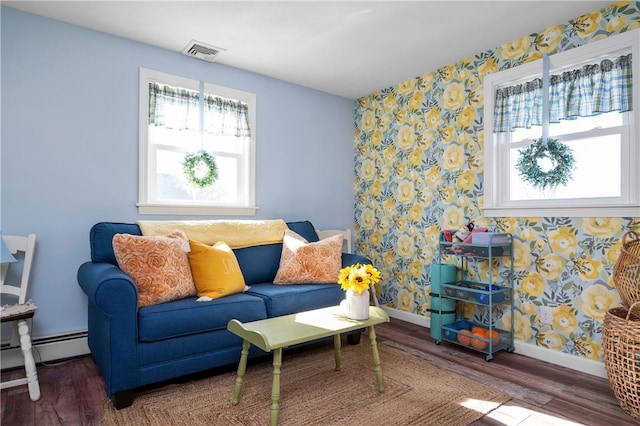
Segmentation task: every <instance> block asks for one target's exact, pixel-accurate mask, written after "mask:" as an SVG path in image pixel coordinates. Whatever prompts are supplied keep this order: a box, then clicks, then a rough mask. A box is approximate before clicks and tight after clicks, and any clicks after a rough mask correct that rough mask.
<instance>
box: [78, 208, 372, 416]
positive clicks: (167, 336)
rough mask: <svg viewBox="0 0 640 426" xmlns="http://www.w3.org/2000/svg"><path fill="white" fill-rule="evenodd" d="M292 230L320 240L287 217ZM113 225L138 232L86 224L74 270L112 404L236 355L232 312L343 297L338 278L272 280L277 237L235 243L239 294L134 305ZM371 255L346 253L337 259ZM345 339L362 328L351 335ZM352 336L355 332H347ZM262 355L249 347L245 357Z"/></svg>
mask: <svg viewBox="0 0 640 426" xmlns="http://www.w3.org/2000/svg"><path fill="white" fill-rule="evenodd" d="M287 226H288V227H289V229H291V230H292V231H294V232H296V233H298V234H299V235H301V236H303V237H304V238H306V239H307V241H309V242H314V241H318V235H317V233H316V231H315V229H314V227H313V225H312V224H311V223H310V222H308V221H304V222H289V223H287ZM116 233H124V234H132V235H142V234H141V231H140V228H139V227H138V225H137V224H131V223H114V222H101V223H97V224H95V225H94V226H93V227H92V228H91V231H90V246H91V261H90V262H86V263H84V264H82V265H81V266H80V268H79V270H78V283H79V285H80V287H81V288H82V290H83V291H84V292H85V293H86V294H87V297H88V334H89V336H88V343H89V348H90V349H91V353H92V356H93V358H94V360H95V362H96V364H97V366H98V369H99V371H100V374H101V375H102V377H103V378H104V381H105V384H106V390H107V393H108V396H109V397H110V398H112V400H113V403H114V406H115V407H116V408H118V409H120V408H124V407H127V406H129V405H131V403H132V402H133V395H134V390H135V389H136V388H138V387H141V386H144V385H148V384H152V383H157V382H161V381H164V380H168V379H172V378H175V377H179V376H184V375H188V374H192V373H196V372H200V371H204V370H208V369H211V368H214V367H219V366H224V365H229V364H234V363H237V362H238V360H239V359H240V351H241V348H242V341H241V339H240V338H239V337H237V336H235V335H234V334H232V333H230V332H228V331H227V323H228V322H229V320H231V319H232V318H236V319H238V320H240V321H243V322H246V321H254V320H259V319H264V318H268V317H275V316H280V315H288V314H292V313H296V312H302V311H306V310H310V309H317V308H322V307H326V306H332V305H337V304H339V303H340V301H341V300H342V299H344V297H345V293H344V291H343V290H341V288H340V286H339V285H337V284H336V285H332V284H314V283H309V284H296V285H274V284H273V279H274V277H275V275H276V272H277V271H278V267H279V265H280V254H281V251H282V244H281V243H280V244H268V245H261V246H253V247H246V248H241V249H236V250H234V253H235V255H236V257H237V259H238V263H239V265H240V269H241V270H242V273H243V276H244V279H245V282H246V284H247V285H248V286H250V289H249V290H247V291H245V292H244V293H240V294H233V295H230V296H226V297H222V298H220V299H215V300H213V301H210V302H196V299H197V297H188V298H185V299H180V300H175V301H171V302H166V303H160V304H157V305H152V306H146V307H142V308H138V301H137V289H136V286H135V284H134V282H133V281H132V280H131V278H130V277H129V276H128V275H127V274H125V273H124V272H123V271H122V270H120V269H119V268H118V263H117V261H116V258H115V255H114V252H113V246H112V238H113V236H114V235H115V234H116ZM355 263H371V262H370V261H369V260H368V259H366V258H364V257H362V256H359V255H355V254H349V253H343V254H342V265H343V267H344V266H347V265H352V264H355ZM350 337H352V339H350V342H352V343H354V342H357V341H358V340H359V337H360V334H357V335H355V336H353V335H352V336H350ZM353 337H355V338H353ZM260 355H264V352H262V351H261V350H260V349H258V348H254V347H252V348H251V352H250V357H256V356H260Z"/></svg>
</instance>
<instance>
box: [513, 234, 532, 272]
mask: <svg viewBox="0 0 640 426" xmlns="http://www.w3.org/2000/svg"><path fill="white" fill-rule="evenodd" d="M530 267H531V249H530V248H529V245H528V244H524V243H523V242H522V241H518V240H513V269H515V270H516V271H526V270H528V269H529V268H530Z"/></svg>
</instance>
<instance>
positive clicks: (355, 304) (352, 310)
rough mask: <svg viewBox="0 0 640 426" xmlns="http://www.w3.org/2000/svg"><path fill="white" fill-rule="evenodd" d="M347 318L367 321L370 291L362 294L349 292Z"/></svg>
mask: <svg viewBox="0 0 640 426" xmlns="http://www.w3.org/2000/svg"><path fill="white" fill-rule="evenodd" d="M345 300H346V302H347V303H346V308H347V318H350V319H354V320H366V319H368V318H369V290H364V291H363V292H362V293H358V292H355V291H353V290H347V297H346V299H345Z"/></svg>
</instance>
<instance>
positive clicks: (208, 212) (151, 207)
mask: <svg viewBox="0 0 640 426" xmlns="http://www.w3.org/2000/svg"><path fill="white" fill-rule="evenodd" d="M137 206H138V213H139V214H166V215H193V216H255V214H256V211H257V210H258V207H256V206H252V207H243V206H202V205H176V204H172V205H169V204H143V203H138V204H137Z"/></svg>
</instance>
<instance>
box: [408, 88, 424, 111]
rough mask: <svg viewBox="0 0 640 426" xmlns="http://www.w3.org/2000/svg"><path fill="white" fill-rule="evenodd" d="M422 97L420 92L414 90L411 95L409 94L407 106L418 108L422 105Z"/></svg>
mask: <svg viewBox="0 0 640 426" xmlns="http://www.w3.org/2000/svg"><path fill="white" fill-rule="evenodd" d="M423 99H424V96H423V95H422V92H416V93H414V94H413V96H411V98H410V99H409V108H411V109H418V108H420V107H421V106H422V101H423Z"/></svg>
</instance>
